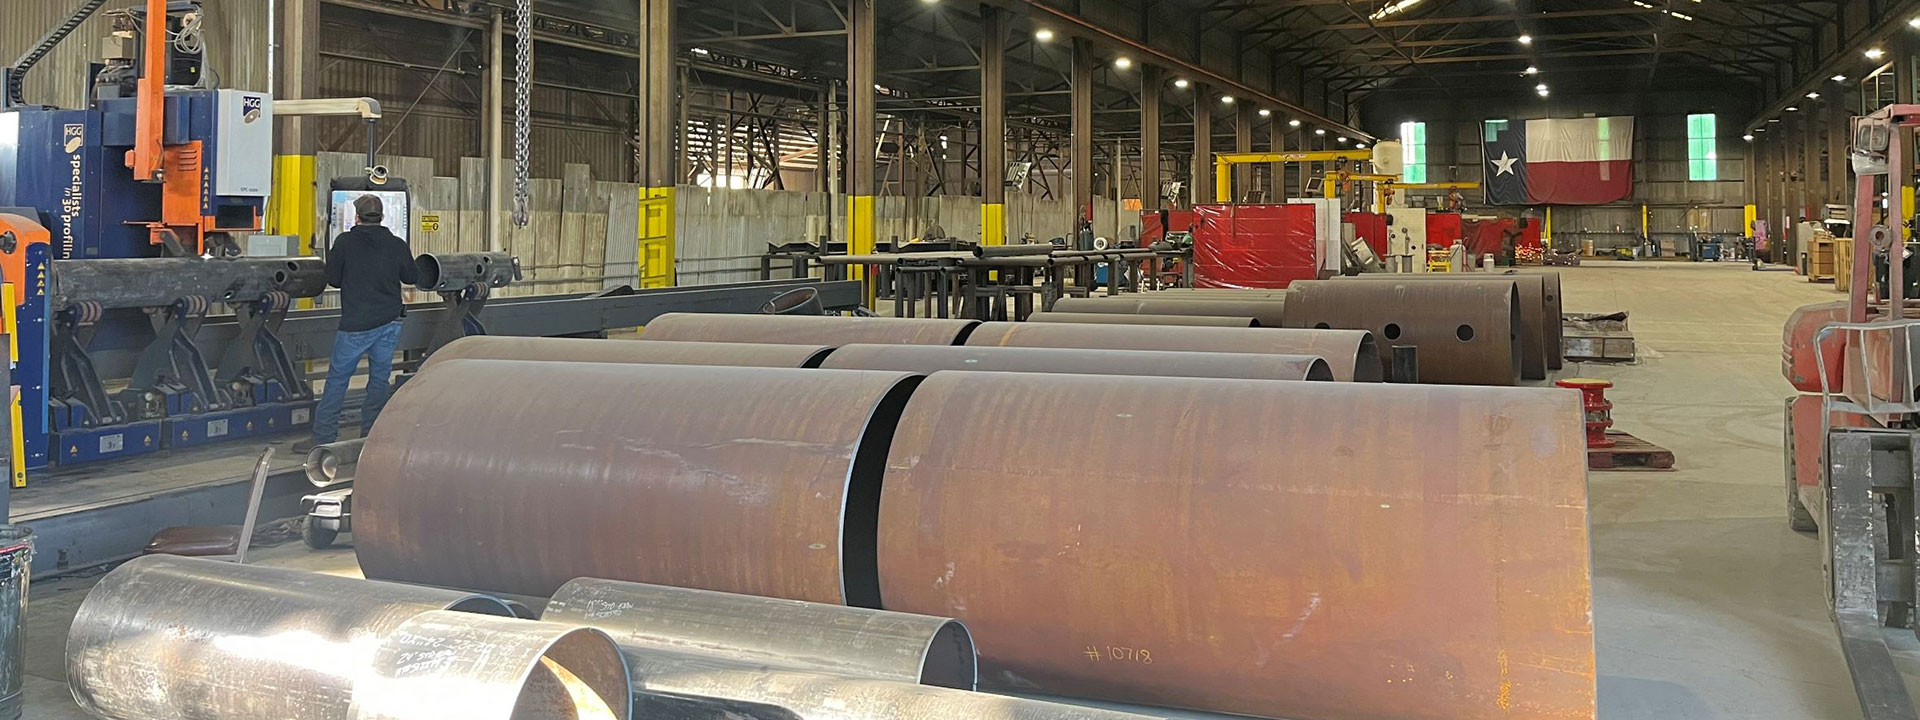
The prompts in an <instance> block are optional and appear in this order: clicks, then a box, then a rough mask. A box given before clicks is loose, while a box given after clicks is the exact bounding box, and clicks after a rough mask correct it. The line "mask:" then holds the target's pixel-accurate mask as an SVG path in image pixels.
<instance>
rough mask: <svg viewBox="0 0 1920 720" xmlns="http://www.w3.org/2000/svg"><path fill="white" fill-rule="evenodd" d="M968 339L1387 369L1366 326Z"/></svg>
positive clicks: (970, 339) (1356, 374)
mask: <svg viewBox="0 0 1920 720" xmlns="http://www.w3.org/2000/svg"><path fill="white" fill-rule="evenodd" d="M967 345H969V346H974V347H1042V348H1086V349H1097V350H1167V351H1175V352H1224V353H1268V354H1273V355H1311V356H1314V357H1319V358H1324V359H1326V361H1327V365H1329V366H1331V367H1332V368H1333V379H1335V380H1339V381H1341V382H1353V381H1358V382H1380V380H1381V379H1382V378H1384V377H1385V375H1386V371H1385V369H1384V368H1385V367H1386V366H1385V365H1383V364H1382V363H1381V360H1380V352H1379V350H1377V349H1376V348H1375V347H1374V344H1373V334H1372V333H1369V332H1366V331H1363V330H1298V329H1288V328H1211V327H1154V328H1144V327H1129V326H1125V325H1071V324H1064V323H1007V322H990V323H982V324H981V325H980V327H979V328H978V329H976V330H974V331H973V334H971V335H968V336H967Z"/></svg>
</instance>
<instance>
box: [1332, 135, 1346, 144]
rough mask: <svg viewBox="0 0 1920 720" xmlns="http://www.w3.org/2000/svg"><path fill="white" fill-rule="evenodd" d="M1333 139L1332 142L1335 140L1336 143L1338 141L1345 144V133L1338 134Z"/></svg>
mask: <svg viewBox="0 0 1920 720" xmlns="http://www.w3.org/2000/svg"><path fill="white" fill-rule="evenodd" d="M1333 141H1334V142H1337V143H1340V144H1341V145H1345V144H1347V138H1346V136H1345V135H1342V136H1340V137H1337V138H1334V139H1333Z"/></svg>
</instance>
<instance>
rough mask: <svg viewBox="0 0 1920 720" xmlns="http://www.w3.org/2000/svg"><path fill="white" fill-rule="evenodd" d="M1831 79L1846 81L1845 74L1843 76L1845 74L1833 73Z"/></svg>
mask: <svg viewBox="0 0 1920 720" xmlns="http://www.w3.org/2000/svg"><path fill="white" fill-rule="evenodd" d="M1833 81H1834V82H1846V81H1847V76H1845V75H1835V76H1833Z"/></svg>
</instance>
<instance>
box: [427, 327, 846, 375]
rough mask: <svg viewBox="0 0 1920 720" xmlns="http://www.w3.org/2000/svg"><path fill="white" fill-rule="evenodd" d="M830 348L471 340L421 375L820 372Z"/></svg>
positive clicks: (454, 345)
mask: <svg viewBox="0 0 1920 720" xmlns="http://www.w3.org/2000/svg"><path fill="white" fill-rule="evenodd" d="M832 350H833V348H831V347H827V346H825V345H777V344H772V343H709V342H655V341H650V340H591V339H585V338H533V337H503V336H499V335H469V336H467V337H464V338H460V339H459V340H455V341H453V342H450V343H447V345H446V346H445V347H442V348H440V349H439V350H435V351H434V352H433V354H432V355H430V356H428V357H427V361H426V362H425V363H422V364H421V365H420V370H421V371H423V372H424V371H425V370H426V369H427V368H431V367H433V366H435V365H438V364H440V363H443V362H446V361H448V360H544V361H554V362H590V363H625V364H648V365H734V366H738V367H779V368H801V367H818V366H819V365H820V361H821V360H822V359H824V358H826V356H827V353H828V352H831V351H832Z"/></svg>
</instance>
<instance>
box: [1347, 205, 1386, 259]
mask: <svg viewBox="0 0 1920 720" xmlns="http://www.w3.org/2000/svg"><path fill="white" fill-rule="evenodd" d="M1344 220H1345V221H1346V222H1347V224H1349V225H1352V226H1353V236H1354V237H1357V238H1360V240H1361V241H1363V242H1365V243H1366V244H1367V247H1370V248H1373V255H1374V257H1386V256H1387V216H1385V215H1380V214H1378V213H1370V212H1349V213H1347V214H1346V216H1345V218H1344Z"/></svg>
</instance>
